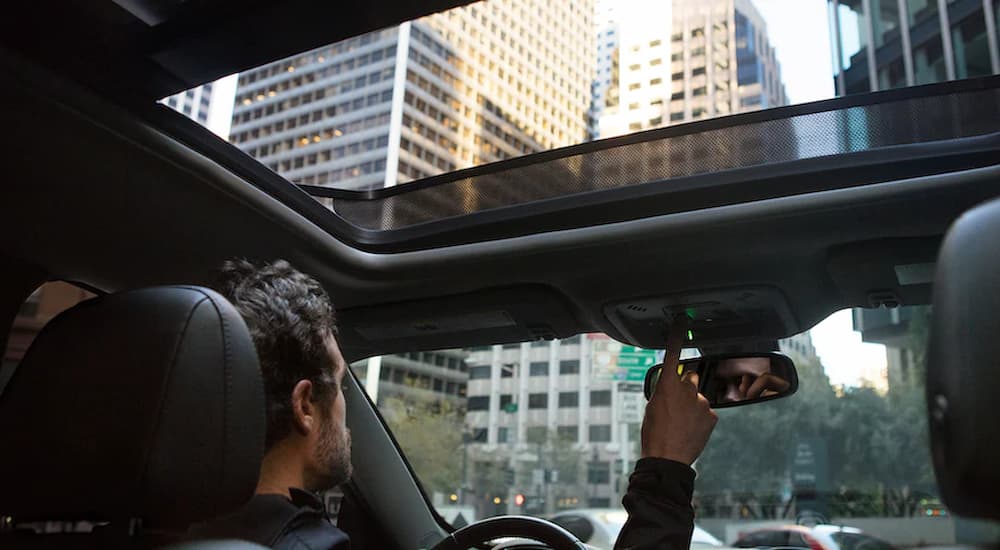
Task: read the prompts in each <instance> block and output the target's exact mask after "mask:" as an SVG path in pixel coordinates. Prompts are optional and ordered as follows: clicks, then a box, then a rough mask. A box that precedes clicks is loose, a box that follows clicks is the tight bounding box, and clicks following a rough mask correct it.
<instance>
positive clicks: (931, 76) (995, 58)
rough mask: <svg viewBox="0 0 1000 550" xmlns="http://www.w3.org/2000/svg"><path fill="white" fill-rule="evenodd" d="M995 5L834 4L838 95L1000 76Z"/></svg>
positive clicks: (953, 0) (941, 0)
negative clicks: (994, 75)
mask: <svg viewBox="0 0 1000 550" xmlns="http://www.w3.org/2000/svg"><path fill="white" fill-rule="evenodd" d="M998 6H1000V2H998V0H829V4H828V7H829V13H830V23H831V26H832V28H831V33H830V36H831V39H832V41H833V44H832V48H833V53H834V61H835V63H834V71H835V75H834V78H835V80H836V90H837V95H845V94H853V93H863V92H872V91H877V90H888V89H892V88H900V87H904V86H913V85H920V84H930V83H932V82H943V81H946V80H954V79H960V78H972V77H977V76H985V75H990V74H1000V52H998V46H997V26H998V21H997V17H998V14H997V10H998Z"/></svg>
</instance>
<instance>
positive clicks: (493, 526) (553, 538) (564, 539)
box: [431, 516, 587, 550]
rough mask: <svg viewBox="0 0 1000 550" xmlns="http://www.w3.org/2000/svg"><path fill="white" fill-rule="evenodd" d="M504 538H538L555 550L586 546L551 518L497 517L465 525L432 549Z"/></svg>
mask: <svg viewBox="0 0 1000 550" xmlns="http://www.w3.org/2000/svg"><path fill="white" fill-rule="evenodd" d="M503 537H518V538H526V539H532V540H536V541H538V542H541V543H543V544H545V545H547V546H549V547H551V548H552V550H586V549H587V547H586V546H584V545H583V543H582V542H580V540H579V539H577V538H576V537H574V536H573V534H572V533H570V532H569V531H567V530H565V529H563V528H562V527H559V526H558V525H556V524H554V523H552V522H550V521H546V520H544V519H541V518H532V517H527V516H497V517H493V518H487V519H484V520H482V521H477V522H476V523H473V524H472V525H466V526H465V527H462V528H461V529H459V530H457V531H455V532H453V533H451V534H450V535H448V537H447V538H445V539H444V540H442V541H441V542H439V543H437V545H435V546H434V548H432V549H431V550H466V549H468V548H472V547H473V546H477V545H480V544H483V543H485V542H488V541H491V540H494V539H499V538H503Z"/></svg>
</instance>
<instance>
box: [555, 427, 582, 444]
mask: <svg viewBox="0 0 1000 550" xmlns="http://www.w3.org/2000/svg"><path fill="white" fill-rule="evenodd" d="M578 431H579V429H578V427H577V426H559V427H557V428H556V436H558V437H559V439H561V440H563V441H576V436H577V432H578Z"/></svg>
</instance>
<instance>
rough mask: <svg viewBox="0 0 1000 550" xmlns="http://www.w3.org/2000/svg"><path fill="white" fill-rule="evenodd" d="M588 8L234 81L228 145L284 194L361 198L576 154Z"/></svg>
mask: <svg viewBox="0 0 1000 550" xmlns="http://www.w3.org/2000/svg"><path fill="white" fill-rule="evenodd" d="M594 58H595V55H594V37H593V3H592V2H591V1H583V2H573V3H568V2H551V3H550V2H546V1H543V0H506V1H490V2H486V3H481V4H473V5H470V6H466V7H462V8H457V9H454V10H450V11H447V12H443V13H439V14H435V15H432V16H429V17H426V18H423V19H420V20H417V21H414V22H409V23H404V24H402V25H400V26H398V27H393V28H389V29H385V30H382V31H376V32H372V33H368V34H365V35H361V36H359V37H355V38H352V39H349V40H346V41H343V42H339V43H337V44H333V45H331V46H326V47H323V48H319V49H316V50H313V51H310V52H306V53H303V54H301V55H298V56H295V57H293V58H289V59H285V60H281V61H276V62H274V63H270V64H268V65H265V66H262V67H259V68H257V69H254V70H251V71H247V72H245V73H243V74H241V75H240V77H239V82H238V85H237V92H236V104H235V107H234V110H233V119H232V129H231V134H230V140H231V141H232V142H233V143H235V144H237V145H238V146H239V147H240V148H241V149H243V150H244V151H245V152H247V153H249V154H250V155H252V156H254V157H255V158H257V159H258V160H260V161H261V162H263V163H264V164H266V165H267V166H269V167H270V168H271V169H272V170H274V171H276V172H278V173H279V174H282V175H283V176H285V177H286V178H287V179H289V180H290V181H292V182H294V183H300V184H307V185H318V186H336V187H338V188H345V189H372V188H381V187H389V186H393V185H396V184H397V183H405V182H407V181H410V180H413V179H417V178H422V177H426V176H430V175H434V174H439V173H443V172H449V171H453V170H456V169H459V168H465V167H469V166H475V165H479V164H483V163H486V162H491V161H495V160H501V159H505V158H510V157H515V156H520V155H524V154H527V153H532V152H536V151H541V150H546V149H551V148H554V147H559V146H563V145H570V144H575V143H579V142H581V141H584V140H586V138H587V134H588V124H587V120H588V110H589V108H590V89H591V81H592V75H593V67H594Z"/></svg>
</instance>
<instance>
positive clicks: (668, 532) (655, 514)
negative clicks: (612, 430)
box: [615, 457, 694, 550]
mask: <svg viewBox="0 0 1000 550" xmlns="http://www.w3.org/2000/svg"><path fill="white" fill-rule="evenodd" d="M693 491H694V470H692V469H691V467H690V466H688V465H686V464H681V463H680V462H675V461H673V460H667V459H665V458H651V457H650V458H643V459H640V460H639V461H638V462H637V463H636V465H635V472H634V473H633V474H632V476H631V477H630V478H629V483H628V493H626V494H625V498H623V499H622V504H624V505H625V510H626V511H627V512H628V521H627V522H626V523H625V527H624V528H623V529H622V532H621V535H619V537H618V541H617V542H616V543H615V549H616V550H631V549H638V548H676V549H679V550H681V549H682V550H687V548H688V547H689V546H690V544H691V532H692V531H693V530H694V510H693V509H692V508H691V493H692V492H693Z"/></svg>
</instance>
